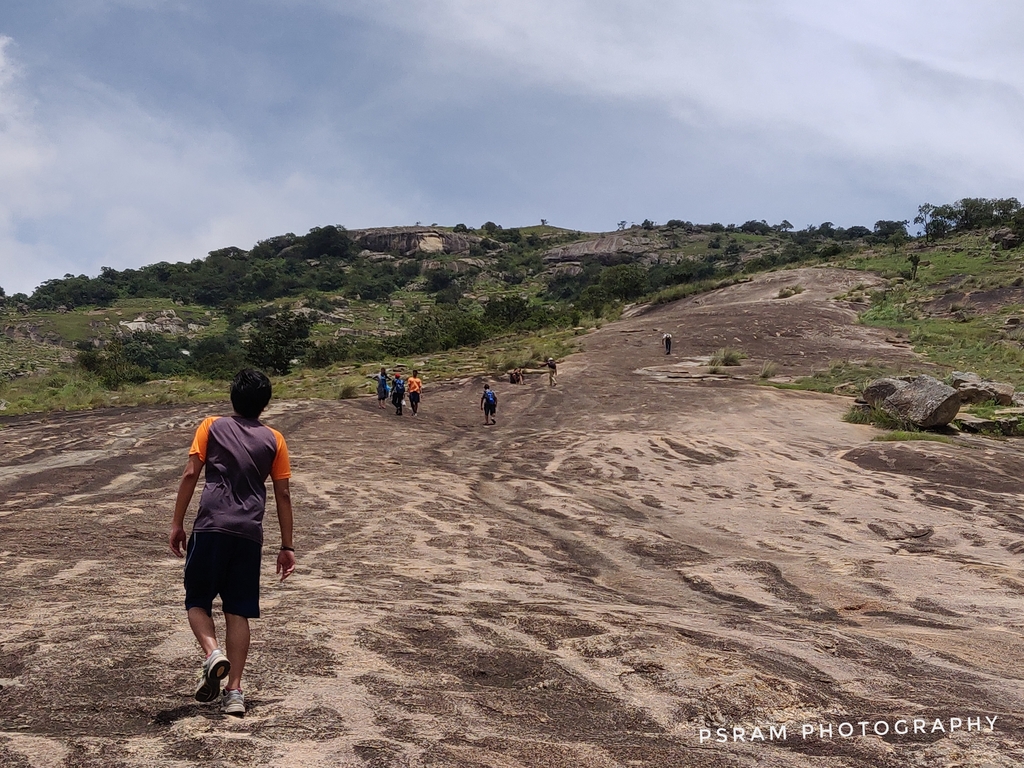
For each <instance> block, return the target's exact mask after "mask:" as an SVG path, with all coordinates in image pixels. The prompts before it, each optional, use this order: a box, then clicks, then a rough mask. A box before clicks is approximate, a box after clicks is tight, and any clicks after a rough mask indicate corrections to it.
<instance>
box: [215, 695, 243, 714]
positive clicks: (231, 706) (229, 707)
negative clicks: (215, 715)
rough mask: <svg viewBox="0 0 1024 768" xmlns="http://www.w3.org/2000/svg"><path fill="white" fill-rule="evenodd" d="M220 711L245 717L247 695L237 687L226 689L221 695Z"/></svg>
mask: <svg viewBox="0 0 1024 768" xmlns="http://www.w3.org/2000/svg"><path fill="white" fill-rule="evenodd" d="M220 711H221V712H223V713H224V714H225V715H234V716H235V717H245V696H243V695H242V692H241V691H240V690H238V689H237V688H232V689H230V690H228V689H225V690H224V693H223V694H222V695H221V697H220Z"/></svg>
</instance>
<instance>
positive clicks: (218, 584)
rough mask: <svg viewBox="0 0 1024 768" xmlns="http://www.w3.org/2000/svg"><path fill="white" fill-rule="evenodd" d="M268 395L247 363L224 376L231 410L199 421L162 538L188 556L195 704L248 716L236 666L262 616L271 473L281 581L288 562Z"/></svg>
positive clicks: (288, 524)
mask: <svg viewBox="0 0 1024 768" xmlns="http://www.w3.org/2000/svg"><path fill="white" fill-rule="evenodd" d="M270 395H271V388H270V380H269V379H268V378H267V377H266V376H265V375H264V374H262V373H260V372H259V371H255V370H252V369H250V368H247V369H245V370H242V371H239V372H238V374H237V375H236V376H235V379H234V381H232V382H231V406H232V408H234V415H232V416H227V417H220V416H211V417H209V418H207V419H204V420H203V422H202V423H201V424H200V425H199V428H198V429H197V430H196V434H195V437H194V439H193V440H192V446H191V448H189V452H188V453H189V455H188V463H187V464H186V465H185V471H184V473H183V474H182V476H181V482H180V484H179V485H178V496H177V499H176V500H175V503H174V516H173V518H172V520H171V532H170V535H169V537H168V540H169V543H170V547H171V551H172V552H173V553H174V554H175V555H177V556H178V557H182V556H185V555H187V557H186V559H185V610H186V611H187V612H188V623H189V626H190V627H191V629H192V632H193V634H194V635H195V636H196V640H198V641H199V645H200V647H201V648H202V650H203V654H204V657H205V658H204V660H203V663H202V666H201V667H200V669H199V682H198V685H197V687H196V690H195V698H196V700H197V701H202V702H211V701H216V700H217V699H218V698H219V699H220V701H221V705H220V707H221V712H223V713H225V714H228V715H235V716H237V717H242V716H244V715H245V698H244V696H243V694H242V672H243V671H244V669H245V661H246V657H247V656H248V654H249V619H258V618H259V617H260V557H261V553H262V549H263V514H264V511H265V508H266V501H267V486H266V479H267V476H268V475H269V476H270V479H271V480H272V481H273V485H274V501H275V502H276V505H277V520H278V523H279V525H280V528H281V549H280V551H279V552H278V555H277V573H279V574H280V575H281V580H282V581H284V580H285V579H286V578H288V577H289V576H290V575H291V574H292V572H293V571H294V570H295V549H294V542H293V540H292V502H291V491H290V490H289V487H288V478H290V477H291V466H290V463H289V460H288V446H287V444H286V443H285V441H284V437H283V436H282V435H281V433H280V432H278V431H277V430H276V429H271V428H270V427H267V426H265V425H263V424H262V423H261V422H260V420H259V416H260V414H261V413H263V410H264V409H265V408H266V407H267V403H269V402H270ZM204 468H205V470H206V486H205V487H204V488H203V493H202V496H201V497H200V499H199V512H198V514H197V515H196V519H195V522H194V523H193V524H192V535H191V536H190V537H188V541H187V544H186V538H185V528H184V524H185V513H186V511H187V510H188V506H189V503H190V502H191V501H192V496H193V494H194V493H195V490H196V483H197V482H198V480H199V474H200V472H202V471H203V469H204ZM183 547H184V548H185V551H184V552H183V551H182V548H183ZM218 595H219V596H220V599H221V607H222V609H223V611H224V622H225V624H226V627H225V638H224V650H221V648H220V646H219V645H218V644H217V630H216V627H215V626H214V623H213V600H214V598H215V597H217V596H218ZM225 678H227V684H226V686H225V688H224V693H223V695H222V694H221V690H220V685H221V681H222V680H223V679H225Z"/></svg>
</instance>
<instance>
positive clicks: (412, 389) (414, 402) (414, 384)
mask: <svg viewBox="0 0 1024 768" xmlns="http://www.w3.org/2000/svg"><path fill="white" fill-rule="evenodd" d="M405 384H406V389H408V390H409V405H410V406H412V415H413V416H415V415H416V414H417V413H419V410H420V393H421V392H422V391H423V380H422V379H421V378H420V372H419V371H417V370H416V369H415V368H414V369H413V371H412V376H410V377H409V378H408V379H406V381H405Z"/></svg>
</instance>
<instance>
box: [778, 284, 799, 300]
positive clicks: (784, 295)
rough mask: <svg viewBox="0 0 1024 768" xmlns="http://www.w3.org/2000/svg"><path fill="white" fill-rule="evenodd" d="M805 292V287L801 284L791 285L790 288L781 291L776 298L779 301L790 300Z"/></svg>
mask: <svg viewBox="0 0 1024 768" xmlns="http://www.w3.org/2000/svg"><path fill="white" fill-rule="evenodd" d="M803 292H804V287H803V286H802V285H800V284H799V283H797V284H796V285H791V286H788V287H786V288H782V289H780V290H779V293H778V295H777V296H776V297H775V298H777V299H788V298H789V297H790V296H796V295H797V294H798V293H803Z"/></svg>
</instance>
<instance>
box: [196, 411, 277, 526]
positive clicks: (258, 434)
mask: <svg viewBox="0 0 1024 768" xmlns="http://www.w3.org/2000/svg"><path fill="white" fill-rule="evenodd" d="M192 454H195V455H197V456H198V457H199V460H200V461H201V462H203V464H204V466H205V467H206V487H204V488H203V495H202V496H201V497H200V499H199V515H198V516H197V517H196V522H195V525H193V526H192V530H193V531H217V532H219V533H228V534H232V535H234V536H242V537H243V538H246V539H251V540H253V541H256V542H259V543H260V544H262V543H263V513H264V511H265V509H266V505H267V486H266V479H267V476H268V475H269V476H270V478H271V479H272V480H283V479H284V478H286V477H291V475H292V471H291V465H290V463H289V461H288V446H287V444H286V443H285V441H284V436H283V435H282V434H281V433H280V432H278V431H277V430H276V429H272V428H270V427H268V426H266V425H264V424H261V423H260V421H259V419H244V418H242V417H240V416H226V417H223V418H222V417H220V416H211V417H209V418H207V419H204V420H203V423H202V424H200V425H199V429H197V430H196V436H195V438H194V439H193V440H192V447H191V448H190V449H189V455H190V456H191V455H192Z"/></svg>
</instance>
